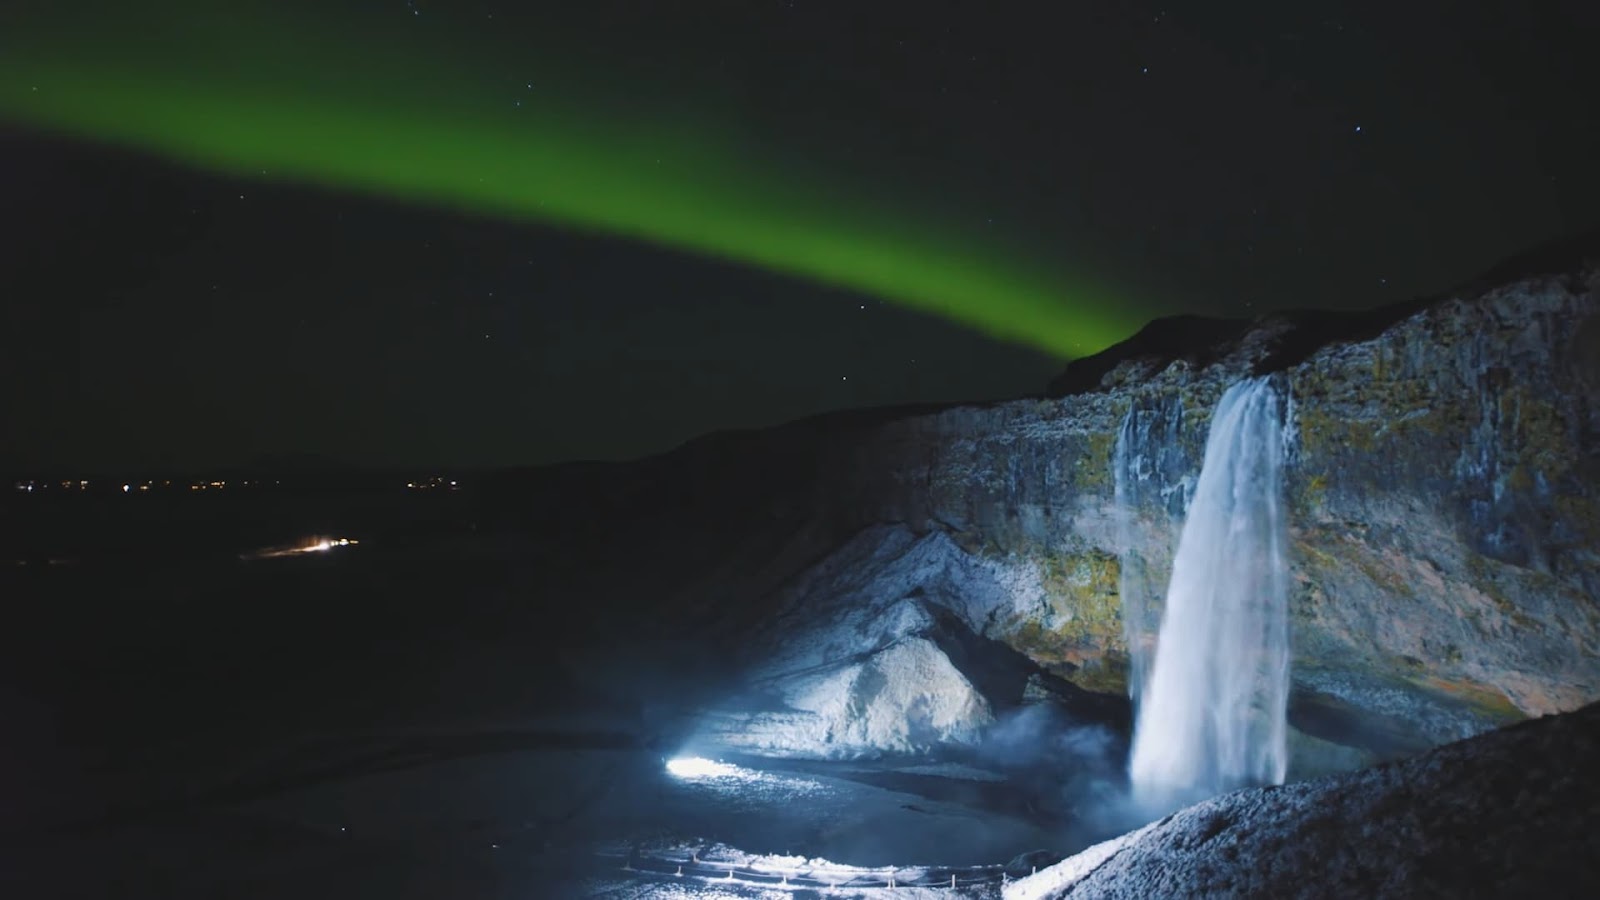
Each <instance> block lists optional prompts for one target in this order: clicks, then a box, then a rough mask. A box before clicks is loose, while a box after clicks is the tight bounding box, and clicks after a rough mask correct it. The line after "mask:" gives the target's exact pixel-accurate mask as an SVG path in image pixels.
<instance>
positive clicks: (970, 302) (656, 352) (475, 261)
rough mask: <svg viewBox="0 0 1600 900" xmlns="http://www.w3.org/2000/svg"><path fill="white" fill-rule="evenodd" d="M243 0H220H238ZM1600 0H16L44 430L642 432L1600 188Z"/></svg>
mask: <svg viewBox="0 0 1600 900" xmlns="http://www.w3.org/2000/svg"><path fill="white" fill-rule="evenodd" d="M215 6H225V7H226V10H223V11H219V10H217V9H215V8H213V7H215ZM1596 33H1600V7H1597V5H1596V4H1593V3H1585V2H1571V3H1551V4H1537V3H1536V4H1521V3H1514V2H1506V3H1497V4H1483V3H1467V4H1457V3H1442V2H1439V3H1435V2H1431V0H1428V2H1422V3H1405V4H1396V3H1384V4H1350V3H1338V2H1329V3H1321V4H1282V3H1226V4H1215V3H1208V4H1200V3H1160V4H1148V3H1064V4H1045V3H1028V4H1015V5H1012V4H992V5H989V4H977V3H962V4H952V3H943V2H921V3H916V4H906V3H900V2H870V3H867V2H861V3H843V2H841V3H808V2H804V0H792V2H791V0H776V2H768V0H736V2H735V0H729V2H720V0H719V2H698V0H685V2H673V3H667V2H661V3H641V2H631V3H621V2H611V0H593V2H584V3H559V4H558V3H550V4H542V3H516V4H507V3H493V2H467V3H447V2H427V0H411V2H407V0H381V2H377V0H374V2H333V0H325V2H318V3H314V4H313V3H296V2H279V3H271V4H267V3H255V2H234V3H227V4H202V3H192V2H162V0H157V2H153V3H144V4H124V3H116V4H112V3H46V2H36V0H21V2H16V0H13V2H10V3H7V4H5V5H4V6H3V8H0V198H3V200H4V205H3V207H0V209H3V212H0V223H3V225H0V232H3V234H0V237H3V244H0V247H3V249H0V298H3V309H0V381H3V387H0V403H3V404H4V419H5V426H4V428H3V429H0V466H10V467H13V468H23V467H48V468H50V469H59V468H71V467H84V468H107V467H117V468H123V467H140V466H144V467H161V468H188V467H205V466H225V465H235V464H243V463H249V462H251V461H254V460H261V459H270V458H275V457H282V456H285V455H311V456H316V457H321V458H326V459H330V460H339V461H344V462H351V463H358V464H368V465H406V466H423V465H449V466H469V465H505V464H527V463H539V462H549V461H555V460H560V459H570V458H580V457H581V458H624V457H630V456H637V455H641V454H644V453H649V452H655V451H659V450H664V449H667V448H669V447H671V446H673V445H675V444H677V443H679V442H681V441H683V440H685V439H687V438H690V437H692V436H694V435H696V434H700V433H704V432H706V431H711V430H716V429H721V428H730V427H747V426H756V425H767V424H775V423H778V422H782V421H786V420H789V419H793V418H796V417H798V416H802V415H807V414H811V413H816V412H822V411H825V410H831V409H839V408H845V407H859V406H871V405H883V404H895V403H905V402H917V401H929V400H968V399H988V398H998V397H1007V396H1017V395H1023V394H1029V393H1037V392H1038V391H1040V390H1041V389H1042V387H1043V385H1044V383H1045V382H1046V381H1047V380H1048V379H1049V378H1050V377H1051V376H1052V375H1053V374H1055V373H1056V372H1057V371H1058V370H1059V369H1060V368H1061V366H1062V364H1063V362H1064V360H1065V359H1067V358H1069V357H1072V356H1075V355H1082V354H1085V353H1090V352H1093V351H1095V350H1098V349H1101V348H1103V347H1105V346H1107V345H1108V344H1110V343H1112V342H1114V341H1116V340H1118V339H1120V338H1121V337H1124V336H1126V335H1128V334H1130V333H1132V332H1133V331H1134V330H1136V329H1137V328H1138V327H1139V325H1140V324H1142V323H1143V322H1144V321H1147V320H1148V319H1149V318H1151V317H1153V316H1157V315H1163V314H1170V313H1175V312H1191V313H1206V314H1217V315H1233V316H1240V315H1243V316H1250V315H1256V314H1259V313H1262V312H1265V311H1268V310H1271V309H1276V308H1290V307H1337V308H1346V309H1353V308H1363V307H1369V306H1373V305H1377V304H1381V303H1386V302H1392V301H1396V300H1402V299H1408V298H1410V297H1412V296H1415V295H1417V294H1421V293H1431V292H1434V291H1437V290H1440V289H1442V288H1445V287H1448V286H1449V285H1450V284H1451V283H1453V282H1458V281H1460V280H1462V279H1464V278H1467V277H1469V276H1471V275H1473V274H1475V273H1476V272H1478V271H1481V270H1482V269H1484V268H1486V267H1488V266H1489V265H1490V264H1492V263H1493V262H1495V261H1496V260H1497V259H1498V258H1499V257H1502V256H1505V255H1507V254H1509V253H1511V252H1514V251H1516V250H1519V249H1522V248H1524V247H1525V246H1527V245H1530V244H1532V243H1536V242H1538V241H1541V240H1545V239H1549V238H1552V237H1556V236H1559V235H1562V234H1565V233H1569V232H1572V231H1576V230H1578V229H1581V228H1586V227H1593V226H1594V225H1595V224H1596V220H1597V217H1600V175H1597V173H1596V166H1595V164H1594V161H1595V160H1597V159H1600V125H1597V119H1600V115H1597V114H1596V112H1595V110H1596V106H1597V104H1596V98H1595V96H1594V94H1593V92H1592V90H1586V89H1585V86H1587V85H1591V84H1600V53H1597V52H1596V45H1595V43H1594V38H1593V35H1595V34H1596Z"/></svg>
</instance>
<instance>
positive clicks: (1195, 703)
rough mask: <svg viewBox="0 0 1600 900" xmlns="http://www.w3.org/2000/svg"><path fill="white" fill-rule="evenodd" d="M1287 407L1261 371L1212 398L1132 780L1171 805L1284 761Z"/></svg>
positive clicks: (1146, 692) (1140, 715) (1154, 800)
mask: <svg viewBox="0 0 1600 900" xmlns="http://www.w3.org/2000/svg"><path fill="white" fill-rule="evenodd" d="M1283 423H1284V417H1283V403H1282V400H1281V398H1280V397H1279V395H1278V392H1277V391H1276V390H1275V389H1274V388H1273V386H1272V384H1271V383H1270V380H1269V379H1267V378H1257V379H1251V380H1248V381H1243V382H1240V383H1238V384H1235V385H1233V386H1232V387H1230V388H1228V390H1227V391H1226V392H1225V393H1224V394H1223V395H1222V399H1221V400H1220V401H1218V403H1217V408H1216V411H1215V412H1214V414H1213V415H1212V419H1211V432H1210V435H1209V437H1208V438H1207V440H1206V453H1205V461H1204V463H1203V464H1202V465H1201V470H1200V478H1199V481H1198V483H1197V484H1196V485H1195V492H1194V498H1193V500H1192V501H1191V503H1190V505H1189V511H1188V517H1187V519H1186V520H1185V522H1184V526H1183V534H1182V537H1181V538H1180V539H1179V542H1178V552H1177V556H1176V557H1175V558H1174V560H1173V565H1172V581H1171V583H1170V585H1169V586H1168V589H1167V596H1166V604H1165V608H1164V610H1163V612H1162V616H1161V627H1160V632H1159V637H1158V640H1157V644H1156V652H1155V658H1154V660H1153V662H1152V663H1151V664H1150V667H1149V671H1148V673H1146V674H1145V677H1144V679H1143V683H1142V685H1141V690H1140V696H1139V697H1138V712H1137V719H1136V723H1135V727H1134V739H1133V751H1132V758H1131V760H1130V762H1129V776H1130V780H1131V782H1132V786H1133V793H1134V798H1135V800H1136V801H1137V802H1139V803H1140V804H1141V805H1143V806H1148V807H1152V808H1158V807H1159V808H1168V809H1170V808H1173V807H1175V806H1177V805H1180V804H1182V803H1184V802H1189V801H1192V800H1197V799H1200V798H1202V797H1206V796H1211V795H1214V794H1217V793H1220V792H1222V791H1227V790H1231V789H1233V788H1237V787H1242V786H1244V785H1249V784H1281V783H1282V782H1283V779H1284V774H1285V771H1286V769H1287V756H1288V753H1287V749H1286V740H1287V723H1286V711H1287V705H1288V674H1289V635H1288V615H1287V607H1288V567H1287V563H1286V559H1285V545H1286V543H1287V530H1286V529H1287V525H1286V521H1285V515H1284V508H1283V486H1282V483H1283V456H1284V447H1283V436H1284V424H1283Z"/></svg>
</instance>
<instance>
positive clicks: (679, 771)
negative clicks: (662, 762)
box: [667, 756, 739, 778]
mask: <svg viewBox="0 0 1600 900" xmlns="http://www.w3.org/2000/svg"><path fill="white" fill-rule="evenodd" d="M667 771H668V772H670V773H672V775H673V776H674V777H676V778H727V777H730V776H736V775H738V774H739V767H738V766H731V765H728V764H727V763H720V762H714V761H712V760H709V759H704V758H702V757H699V756H680V757H678V758H677V759H672V760H668V761H667Z"/></svg>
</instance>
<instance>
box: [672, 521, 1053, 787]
mask: <svg viewBox="0 0 1600 900" xmlns="http://www.w3.org/2000/svg"><path fill="white" fill-rule="evenodd" d="M1030 574H1031V573H1030V571H1029V570H1026V569H1016V568H1014V567H1010V566H1008V565H1007V564H1006V563H1004V562H1001V561H995V560H985V559H981V558H978V557H975V556H973V555H971V554H969V553H967V552H965V551H963V550H962V549H961V548H959V547H958V546H956V544H955V543H954V542H952V541H951V540H950V539H949V537H948V536H947V535H944V534H942V533H933V534H929V535H920V536H919V535H916V534H913V533H912V532H910V531H909V530H907V529H905V528H903V527H877V528H869V529H866V530H865V531H863V532H861V533H860V534H858V535H857V536H856V537H855V538H854V539H853V540H851V541H849V542H847V543H846V544H845V545H844V546H843V547H840V548H839V549H838V550H836V551H835V552H834V553H832V554H830V555H829V556H828V557H826V558H825V559H823V560H822V561H820V562H819V563H817V564H816V565H814V566H813V567H811V568H810V569H809V570H807V571H806V572H804V573H802V574H801V575H800V576H799V577H797V578H796V579H794V580H793V581H792V582H791V584H790V585H789V587H788V588H787V590H786V591H785V596H784V597H783V598H782V600H781V610H782V612H781V613H780V614H779V615H778V616H776V617H775V619H774V621H773V622H772V623H771V624H770V625H769V626H767V627H766V628H765V629H764V631H763V632H762V633H760V634H757V635H755V636H753V637H752V638H751V640H750V642H749V645H748V647H747V652H748V654H749V657H750V665H749V668H748V670H747V690H746V691H745V692H743V693H742V694H741V695H740V696H738V697H737V698H734V699H731V700H729V701H728V702H727V703H724V704H723V705H722V706H721V708H719V709H718V710H717V711H716V712H714V713H712V714H711V715H709V716H707V717H706V720H705V723H704V727H703V729H702V732H701V734H700V735H699V737H700V739H702V740H704V741H707V742H709V743H713V744H716V745H720V746H722V747H724V748H726V749H729V750H732V751H736V752H745V753H758V754H763V755H778V756H788V757H808V758H851V757H863V756H874V755H879V754H884V753H918V752H923V751H927V750H930V749H932V748H934V747H937V746H938V745H941V744H971V743H975V742H977V741H979V740H981V739H982V737H983V734H984V732H985V730H986V729H987V728H988V727H989V726H990V725H992V724H993V723H994V720H995V713H996V709H997V707H1000V708H1003V707H1006V706H1010V705H1014V704H1016V703H1018V702H1020V701H1021V699H1022V695H1023V690H1024V686H1025V684H1026V682H1027V679H1028V676H1029V675H1030V674H1031V673H1033V672H1035V671H1036V667H1034V666H1032V665H1031V664H1030V663H1028V662H1027V661H1026V660H1025V659H1023V658H1022V657H1021V655H1020V654H1018V653H1016V652H1015V651H1013V650H1011V649H1010V648H1008V647H1005V646H1004V645H1003V644H1001V643H1000V642H998V641H995V640H992V639H990V638H988V637H987V636H985V635H984V634H983V630H984V628H985V627H986V626H987V625H988V623H991V622H993V621H995V620H996V619H997V618H1000V617H1009V616H1014V615H1016V614H1017V610H1018V608H1019V606H1020V607H1028V606H1029V605H1030V604H1035V603H1037V596H1038V594H1039V587H1038V585H1037V581H1036V579H1035V580H1033V581H1030V580H1029V577H1028V576H1029V575H1030Z"/></svg>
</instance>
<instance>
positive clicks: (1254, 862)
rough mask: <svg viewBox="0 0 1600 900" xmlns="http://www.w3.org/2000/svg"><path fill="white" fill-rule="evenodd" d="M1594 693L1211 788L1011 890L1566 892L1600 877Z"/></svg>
mask: <svg viewBox="0 0 1600 900" xmlns="http://www.w3.org/2000/svg"><path fill="white" fill-rule="evenodd" d="M1597 756H1600V704H1596V705H1591V706H1588V707H1585V708H1583V709H1581V710H1579V711H1578V712H1574V713H1569V714H1566V715H1559V716H1549V717H1546V718H1543V719H1538V720H1535V721H1530V722H1525V723H1523V724H1520V725H1515V726H1512V727H1510V728H1505V729H1502V730H1500V731H1496V732H1491V733H1488V734H1484V735H1480V736H1479V737H1475V738H1471V739H1468V740H1464V741H1460V742H1457V743H1454V744H1450V745H1448V746H1444V747H1440V748H1437V749H1435V750H1432V751H1429V752H1427V753H1424V754H1423V755H1421V756H1418V757H1415V758H1413V759H1408V760H1405V761H1403V762H1397V763H1391V764H1388V765H1384V766H1378V767H1376V768H1372V769H1367V770H1364V771H1361V772H1352V773H1347V774H1343V775H1336V776H1332V777H1329V778H1324V779H1320V780H1317V781H1306V782H1301V783H1298V784H1291V785H1287V786H1284V787H1277V788H1258V789H1252V790H1243V791H1236V792H1234V793H1231V794H1225V795H1223V796H1221V797H1216V798H1213V799H1211V800H1208V801H1206V802H1204V803H1200V804H1196V805H1195V806H1191V807H1189V808H1188V809H1184V810H1181V811H1179V812H1176V813H1173V814H1172V815H1170V816H1168V817H1166V818H1165V819H1162V820H1160V821H1159V822H1155V823H1153V824H1151V825H1147V826H1145V827H1144V828H1142V829H1140V830H1139V831H1135V832H1133V833H1131V834H1127V835H1123V836H1122V837H1119V838H1115V839H1113V840H1111V841H1106V842H1105V843H1102V844H1098V845H1096V846H1094V847H1090V848H1089V849H1087V850H1085V851H1083V852H1082V853H1079V854H1077V855H1076V856H1073V857H1069V858H1068V859H1066V860H1064V861H1063V862H1061V863H1060V864H1059V865H1057V866H1054V867H1052V868H1049V869H1045V870H1042V871H1040V872H1039V873H1038V874H1037V875H1034V876H1032V877H1029V878H1025V879H1022V880H1020V881H1017V882H1013V883H1012V884H1010V885H1008V886H1007V888H1006V891H1005V896H1006V898H1007V900H1051V898H1060V897H1073V898H1079V897H1082V898H1101V897H1112V898H1114V897H1128V898H1144V897H1198V896H1205V897H1306V898H1321V897H1328V898H1335V897H1337V898H1345V897H1557V896H1561V897H1566V896H1594V895H1595V893H1596V891H1597V889H1600V828H1597V826H1600V769H1597V768H1596V767H1595V765H1594V760H1595V759H1596V758H1597Z"/></svg>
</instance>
